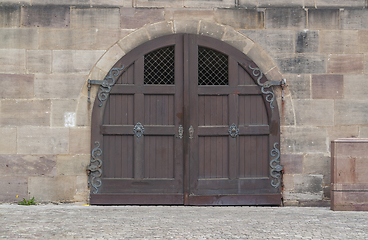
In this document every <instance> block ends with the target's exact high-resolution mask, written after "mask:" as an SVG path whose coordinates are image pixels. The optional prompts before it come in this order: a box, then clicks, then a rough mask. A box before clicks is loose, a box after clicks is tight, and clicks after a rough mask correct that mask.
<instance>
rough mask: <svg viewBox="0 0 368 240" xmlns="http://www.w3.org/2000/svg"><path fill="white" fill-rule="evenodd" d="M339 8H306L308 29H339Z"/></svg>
mask: <svg viewBox="0 0 368 240" xmlns="http://www.w3.org/2000/svg"><path fill="white" fill-rule="evenodd" d="M339 13H340V11H339V9H308V28H309V29H339V28H340V14H339Z"/></svg>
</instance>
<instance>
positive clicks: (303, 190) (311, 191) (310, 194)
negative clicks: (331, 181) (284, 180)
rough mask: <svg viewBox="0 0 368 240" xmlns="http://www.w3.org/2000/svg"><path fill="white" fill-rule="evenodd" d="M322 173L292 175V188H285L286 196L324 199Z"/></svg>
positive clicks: (301, 198)
mask: <svg viewBox="0 0 368 240" xmlns="http://www.w3.org/2000/svg"><path fill="white" fill-rule="evenodd" d="M322 178H323V177H322V175H301V174H295V175H292V179H290V181H291V182H292V183H293V187H292V188H290V187H289V188H287V189H286V188H285V191H284V198H285V199H287V200H304V201H308V200H309V201H310V200H314V201H316V200H322V198H323V188H322Z"/></svg>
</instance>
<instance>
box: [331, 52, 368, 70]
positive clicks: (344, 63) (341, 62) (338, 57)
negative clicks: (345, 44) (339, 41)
mask: <svg viewBox="0 0 368 240" xmlns="http://www.w3.org/2000/svg"><path fill="white" fill-rule="evenodd" d="M363 62H364V55H363V54H330V55H329V56H328V60H327V73H344V74H349V73H351V74H361V73H363V71H364V65H363Z"/></svg>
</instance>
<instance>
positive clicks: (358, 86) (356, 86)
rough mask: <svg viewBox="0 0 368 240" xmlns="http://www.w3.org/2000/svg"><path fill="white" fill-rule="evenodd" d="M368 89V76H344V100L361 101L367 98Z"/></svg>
mask: <svg viewBox="0 0 368 240" xmlns="http://www.w3.org/2000/svg"><path fill="white" fill-rule="evenodd" d="M366 89H368V81H367V75H344V98H345V99H361V100H364V99H366V98H367V95H366V94H367V93H366Z"/></svg>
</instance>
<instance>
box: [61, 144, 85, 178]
mask: <svg viewBox="0 0 368 240" xmlns="http://www.w3.org/2000/svg"><path fill="white" fill-rule="evenodd" d="M88 145H89V144H88ZM89 163H90V155H89V154H88V155H87V154H85V155H58V156H57V174H58V175H80V176H86V175H87V172H86V168H87V166H88V164H89Z"/></svg>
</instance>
